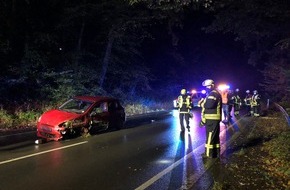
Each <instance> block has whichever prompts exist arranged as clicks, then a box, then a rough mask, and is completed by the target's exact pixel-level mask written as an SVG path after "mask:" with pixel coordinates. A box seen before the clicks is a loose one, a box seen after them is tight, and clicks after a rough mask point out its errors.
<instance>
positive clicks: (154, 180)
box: [135, 119, 241, 190]
mask: <svg viewBox="0 0 290 190" xmlns="http://www.w3.org/2000/svg"><path fill="white" fill-rule="evenodd" d="M239 120H241V119H239ZM239 120H237V121H235V122H234V123H233V124H231V125H230V126H229V127H226V128H225V129H224V130H222V131H220V133H225V132H227V131H228V130H229V129H230V128H232V127H233V125H234V124H236V123H237V122H238V121H239ZM236 138H237V136H234V137H233V138H230V139H229V140H228V141H226V144H230V143H231V142H232V141H233V140H234V139H236ZM204 146H205V144H204V143H203V144H202V145H200V146H199V147H197V148H195V149H194V150H192V151H191V152H190V153H188V154H187V155H185V156H184V157H183V158H181V159H179V160H178V161H176V162H174V163H173V164H172V165H170V166H168V167H167V168H166V169H164V170H163V171H161V172H159V173H158V174H157V175H155V176H153V177H152V178H151V179H149V180H148V181H146V182H145V183H143V184H142V185H140V186H139V187H137V188H136V189H135V190H144V189H146V188H147V187H149V186H150V185H152V184H153V183H154V182H156V181H157V180H159V179H160V178H162V177H163V176H164V175H166V174H167V173H169V172H171V171H172V170H173V169H174V168H175V167H177V166H178V165H180V164H182V163H183V162H184V161H186V160H187V159H188V158H190V157H192V156H193V155H194V154H195V153H196V152H200V151H201V150H200V149H203V148H204ZM224 151H225V150H221V154H222V153H223V152H224ZM213 163H214V162H211V163H210V166H211V165H212V164H213ZM205 172H206V170H204V171H202V173H201V174H199V175H198V174H197V175H198V176H199V177H200V176H202V175H203V174H204V173H205ZM199 177H197V178H199ZM181 188H182V187H181ZM181 188H180V189H181Z"/></svg>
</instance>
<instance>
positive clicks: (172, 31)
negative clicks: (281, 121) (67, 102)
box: [0, 0, 290, 107]
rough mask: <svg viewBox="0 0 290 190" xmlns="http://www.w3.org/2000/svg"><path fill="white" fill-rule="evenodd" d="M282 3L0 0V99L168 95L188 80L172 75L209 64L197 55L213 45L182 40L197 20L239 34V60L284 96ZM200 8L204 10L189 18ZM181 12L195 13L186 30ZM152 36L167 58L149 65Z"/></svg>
mask: <svg viewBox="0 0 290 190" xmlns="http://www.w3.org/2000/svg"><path fill="white" fill-rule="evenodd" d="M288 7H289V2H288V1H283V0H279V1H274V0H265V1H259V0H251V1H250V0H238V1H233V0H222V1H214V0H193V1H192V0H184V1H180V0H172V1H169V0H159V1H143V0H124V1H122V0H121V1H120V0H98V1H94V0H82V1H76V0H73V1H67V0H64V1H56V0H47V1H41V2H40V1H35V0H28V1H27V0H19V1H10V0H1V1H0V28H1V30H0V60H1V64H0V84H1V85H0V93H1V96H0V104H1V105H4V107H6V106H7V105H8V104H10V103H12V102H16V103H17V104H22V103H24V102H29V101H30V102H35V101H40V102H42V101H55V102H56V101H61V100H62V99H66V98H67V97H69V96H74V95H79V94H87V95H109V96H116V97H119V98H121V99H123V100H126V101H136V99H140V98H142V97H146V99H155V100H158V99H159V100H161V99H162V100H163V101H164V99H167V100H170V99H172V94H176V92H178V91H179V89H180V88H181V87H182V85H187V84H184V83H183V84H180V81H181V80H180V79H181V78H182V79H183V80H187V81H197V82H198V84H200V81H201V80H203V79H204V78H203V76H201V75H204V73H207V72H208V67H207V66H205V65H202V64H201V63H202V62H201V59H200V57H205V56H209V55H210V53H212V52H215V51H216V50H211V52H210V51H209V52H207V54H205V53H203V52H202V51H203V50H202V48H203V49H207V46H206V45H205V46H204V47H198V46H196V49H192V50H191V49H188V47H187V46H186V45H184V43H185V42H186V41H189V40H188V39H190V37H189V36H191V35H196V34H195V33H194V34H188V33H186V32H188V31H200V29H201V27H203V28H204V32H207V33H218V32H222V33H226V35H228V34H230V35H232V36H234V37H235V39H236V40H237V41H239V42H241V43H243V45H244V49H245V52H246V54H247V56H248V58H249V61H248V62H249V63H250V64H251V65H254V66H255V68H256V69H257V70H260V71H261V73H262V74H263V76H264V79H263V80H261V81H259V82H260V85H261V87H262V88H263V90H265V92H267V93H268V95H269V96H271V97H275V99H277V100H279V101H281V100H283V101H287V100H288V99H289V95H288V94H289V90H290V89H289V81H290V74H289V73H290V71H289V70H290V68H289V67H290V66H289V65H290V64H289V59H290V58H289V38H290V36H289V28H290V19H289V17H290V16H289V15H290V13H289V9H288ZM201 15H202V16H203V17H204V16H206V18H207V19H205V20H202V19H200V20H198V19H199V17H201ZM189 20H193V21H194V22H195V21H197V20H198V21H199V22H201V23H200V24H196V25H192V26H191V28H194V30H192V29H191V30H189V27H188V25H190V24H192V23H193V22H188V21H189ZM209 20H210V22H209ZM210 23H211V24H210ZM209 24H210V25H209ZM156 34H158V35H156ZM185 34H186V35H187V36H184V35H185ZM164 36H166V37H164ZM158 37H163V39H162V40H164V39H165V41H166V42H164V44H166V46H169V45H171V49H170V48H168V49H166V50H168V52H167V53H166V54H164V55H162V56H166V57H168V58H167V59H164V60H163V59H162V58H160V56H161V55H160V56H156V57H157V58H156V59H160V61H159V63H158V65H159V66H157V67H156V66H153V65H152V63H148V62H146V60H147V61H148V60H149V59H146V60H145V59H144V55H145V52H147V53H148V51H150V49H154V50H156V49H158V48H156V47H155V48H152V47H151V46H152V44H150V43H149V41H153V40H154V39H155V40H157V41H158V39H157V38H158ZM196 38H199V36H198V35H197V36H196ZM204 41H205V40H204ZM208 41H210V39H209V40H208ZM158 42H160V41H158ZM161 42H162V41H161ZM168 42H169V43H168ZM201 43H203V42H202V41H201ZM204 43H209V42H204ZM164 44H159V45H160V48H161V46H162V45H163V46H165V45H164ZM153 45H156V44H153ZM148 49H149V50H148ZM151 53H152V52H151ZM192 54H194V55H193V56H192ZM224 55H226V53H225V54H224ZM168 60H170V62H168ZM149 61H150V60H149ZM233 64H234V63H233ZM189 65H190V67H188V66H189ZM154 69H157V70H162V71H163V73H166V74H165V75H164V76H165V78H162V79H161V78H159V76H158V73H157V74H156V72H154ZM184 71H188V72H184ZM211 72H214V70H212V71H211ZM159 73H160V72H159ZM180 73H183V74H182V75H181V74H180ZM157 83H158V84H159V85H156V84H157ZM161 83H162V85H160V84H161Z"/></svg>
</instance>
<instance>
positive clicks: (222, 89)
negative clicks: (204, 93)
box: [218, 85, 230, 124]
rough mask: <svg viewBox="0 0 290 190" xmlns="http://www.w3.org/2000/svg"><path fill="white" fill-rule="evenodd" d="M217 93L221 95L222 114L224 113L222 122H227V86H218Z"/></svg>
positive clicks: (228, 117)
mask: <svg viewBox="0 0 290 190" xmlns="http://www.w3.org/2000/svg"><path fill="white" fill-rule="evenodd" d="M218 90H219V93H220V95H221V98H222V110H223V114H224V120H223V121H222V122H223V123H225V124H227V123H228V122H229V120H230V110H229V107H230V105H229V104H230V98H229V89H228V88H227V86H224V85H222V86H219V89H218Z"/></svg>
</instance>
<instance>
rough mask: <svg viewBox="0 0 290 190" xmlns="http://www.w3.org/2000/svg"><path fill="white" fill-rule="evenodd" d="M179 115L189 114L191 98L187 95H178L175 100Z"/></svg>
mask: <svg viewBox="0 0 290 190" xmlns="http://www.w3.org/2000/svg"><path fill="white" fill-rule="evenodd" d="M177 107H178V109H179V113H189V112H190V110H191V108H192V101H191V97H190V96H188V95H179V96H178V99H177Z"/></svg>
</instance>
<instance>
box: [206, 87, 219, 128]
mask: <svg viewBox="0 0 290 190" xmlns="http://www.w3.org/2000/svg"><path fill="white" fill-rule="evenodd" d="M221 104H222V98H221V94H220V93H219V92H218V91H217V90H212V91H211V92H210V93H209V94H208V95H207V96H206V98H205V100H204V101H203V102H202V103H201V107H202V111H201V115H202V122H203V123H205V121H206V120H221V117H222V114H221V113H222V107H221Z"/></svg>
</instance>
